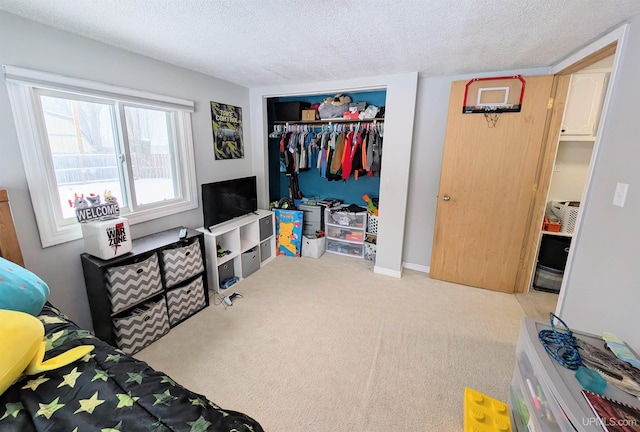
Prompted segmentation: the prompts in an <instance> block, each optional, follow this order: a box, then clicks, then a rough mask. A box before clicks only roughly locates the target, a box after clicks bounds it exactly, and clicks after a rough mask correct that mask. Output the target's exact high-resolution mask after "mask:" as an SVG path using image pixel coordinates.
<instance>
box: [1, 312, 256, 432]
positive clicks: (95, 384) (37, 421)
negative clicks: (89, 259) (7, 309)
mask: <svg viewBox="0 0 640 432" xmlns="http://www.w3.org/2000/svg"><path fill="white" fill-rule="evenodd" d="M38 318H39V319H40V320H41V321H42V322H43V324H44V326H45V341H46V343H47V353H46V355H45V359H48V358H50V357H53V356H56V355H58V354H60V353H62V352H64V351H66V350H68V349H70V348H73V347H74V346H78V345H95V347H96V348H95V349H94V350H93V351H92V352H91V353H89V354H87V355H86V356H85V357H84V358H82V359H80V360H79V361H77V362H74V363H72V364H70V365H67V366H64V367H62V368H59V369H56V370H53V371H49V372H45V373H42V374H40V375H37V376H29V377H24V378H23V379H21V380H20V381H18V382H16V383H15V384H14V385H13V386H11V387H10V388H9V389H8V390H7V391H6V392H5V393H4V394H2V395H1V396H0V431H3V432H5V431H19V432H29V431H55V432H58V431H60V432H90V431H96V432H97V431H99V432H118V431H120V432H137V431H144V432H150V431H157V432H168V431H190V432H204V431H221V432H222V431H225V432H232V431H233V432H243V431H246V432H249V431H250V432H262V431H263V429H262V427H261V426H260V425H259V424H258V423H257V422H256V421H255V420H253V419H252V418H250V417H249V416H247V415H245V414H242V413H239V412H235V411H229V410H224V409H222V408H220V407H218V406H217V405H216V404H214V403H212V402H211V401H209V400H208V399H207V398H205V397H204V396H202V395H199V394H197V393H193V392H191V391H189V390H188V389H186V388H184V387H182V386H180V385H179V384H177V383H176V382H174V381H173V380H172V379H171V378H169V377H168V376H167V375H165V374H164V373H162V372H159V371H156V370H154V369H152V368H151V367H150V366H149V365H148V364H146V363H145V362H142V361H139V360H136V359H134V358H133V357H130V356H128V355H126V354H124V353H123V352H122V351H120V350H118V349H116V348H114V347H112V346H111V345H109V344H107V343H105V342H103V341H101V340H99V339H97V338H96V337H94V336H93V335H92V334H91V333H90V332H88V331H86V330H82V329H80V328H79V327H78V326H77V325H76V324H74V323H73V322H72V321H71V320H69V318H67V317H66V316H65V315H64V314H62V313H61V312H60V311H58V310H57V309H56V308H54V307H52V306H51V305H49V304H47V305H45V307H44V309H43V310H42V312H41V314H40V316H39V317H38ZM0 355H1V353H0Z"/></svg>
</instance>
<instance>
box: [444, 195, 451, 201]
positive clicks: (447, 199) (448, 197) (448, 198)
mask: <svg viewBox="0 0 640 432" xmlns="http://www.w3.org/2000/svg"><path fill="white" fill-rule="evenodd" d="M450 199H451V197H450V196H449V195H445V196H443V197H442V201H449V200H450Z"/></svg>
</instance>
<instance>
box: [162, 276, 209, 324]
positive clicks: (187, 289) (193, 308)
mask: <svg viewBox="0 0 640 432" xmlns="http://www.w3.org/2000/svg"><path fill="white" fill-rule="evenodd" d="M205 305H206V301H205V298H204V282H203V281H202V277H199V278H197V279H196V280H194V281H193V282H191V283H189V284H188V285H185V286H183V287H180V288H176V289H174V290H171V291H169V292H167V309H169V324H171V325H175V324H176V323H178V322H179V321H182V320H183V319H185V318H187V317H189V316H191V315H193V314H194V313H196V312H198V311H199V310H200V309H202V308H203V307H205Z"/></svg>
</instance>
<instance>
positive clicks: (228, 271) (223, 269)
mask: <svg viewBox="0 0 640 432" xmlns="http://www.w3.org/2000/svg"><path fill="white" fill-rule="evenodd" d="M235 275H236V273H235V269H234V267H233V260H231V261H228V262H226V263H224V264H220V265H219V266H218V283H219V285H218V286H222V284H223V283H224V281H226V280H227V279H229V278H232V277H234V276H235Z"/></svg>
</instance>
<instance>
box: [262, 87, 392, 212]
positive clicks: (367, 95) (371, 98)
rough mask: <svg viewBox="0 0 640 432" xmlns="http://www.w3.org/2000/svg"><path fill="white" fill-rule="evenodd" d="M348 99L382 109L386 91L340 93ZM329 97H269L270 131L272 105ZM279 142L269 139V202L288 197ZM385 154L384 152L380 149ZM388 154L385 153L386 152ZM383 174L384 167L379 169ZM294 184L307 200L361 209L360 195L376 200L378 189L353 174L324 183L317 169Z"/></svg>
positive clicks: (374, 180)
mask: <svg viewBox="0 0 640 432" xmlns="http://www.w3.org/2000/svg"><path fill="white" fill-rule="evenodd" d="M343 94H345V95H347V96H349V97H351V101H352V102H367V104H368V105H375V106H377V107H383V106H384V105H385V100H386V96H387V92H386V91H385V90H377V91H367V92H353V93H349V92H346V93H343ZM335 95H336V94H335V93H332V94H323V95H304V96H287V97H280V98H271V99H269V100H268V101H267V107H268V112H269V122H270V125H271V126H270V129H269V130H270V131H272V130H273V126H272V125H273V120H274V115H273V113H274V112H275V108H274V106H275V105H274V103H275V102H295V101H297V102H309V103H310V104H314V103H322V102H323V101H324V100H325V99H326V98H328V97H333V96H335ZM279 142H280V141H279V139H275V138H270V139H269V177H270V178H269V195H270V197H269V199H270V200H271V201H277V200H278V199H280V198H282V197H288V196H289V189H288V187H289V179H288V178H287V176H286V175H285V174H284V173H281V172H280V170H279ZM383 151H385V150H383ZM387 151H388V150H387ZM382 170H383V172H384V167H382ZM298 185H299V188H300V192H302V195H303V196H305V197H308V198H312V197H320V198H337V199H341V200H342V201H344V202H345V203H346V204H351V203H353V204H358V205H361V206H365V205H366V204H365V202H364V200H363V199H362V195H364V194H367V195H369V196H370V197H378V193H379V190H380V177H373V176H372V177H367V176H361V177H359V178H358V180H356V179H355V178H354V177H353V175H352V176H351V177H349V179H348V180H347V181H328V180H327V179H325V178H322V177H320V173H319V172H318V170H317V169H315V168H312V169H310V170H309V171H303V172H301V173H299V174H298Z"/></svg>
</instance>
